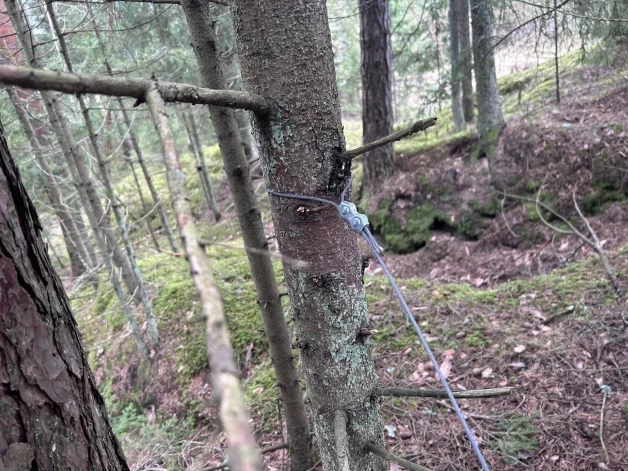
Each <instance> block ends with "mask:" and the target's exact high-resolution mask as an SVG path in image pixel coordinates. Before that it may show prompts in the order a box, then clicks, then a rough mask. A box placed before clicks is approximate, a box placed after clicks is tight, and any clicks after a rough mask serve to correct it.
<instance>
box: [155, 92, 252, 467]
mask: <svg viewBox="0 0 628 471" xmlns="http://www.w3.org/2000/svg"><path fill="white" fill-rule="evenodd" d="M146 103H147V104H148V107H149V109H150V111H151V115H152V116H153V119H154V121H155V127H156V128H157V132H158V134H159V138H160V141H161V146H162V149H163V156H164V163H165V166H166V175H167V180H168V186H169V188H170V192H171V194H172V207H173V209H174V212H175V215H176V221H177V227H178V229H179V235H180V236H181V242H182V244H183V247H184V250H185V252H186V254H187V260H188V263H189V265H190V272H191V274H192V279H193V280H194V285H195V287H196V290H197V292H198V295H199V298H200V301H201V306H202V312H203V315H204V316H205V319H206V321H207V322H206V338H207V342H206V345H207V356H208V358H209V366H210V368H211V371H212V384H213V386H214V391H215V397H216V399H217V409H218V415H219V417H220V422H221V424H222V427H223V429H224V431H225V433H226V435H227V446H228V449H229V455H228V456H229V461H230V463H231V466H232V467H233V469H247V470H248V469H250V470H257V471H261V469H262V464H261V457H260V455H259V450H258V449H257V447H256V445H255V440H254V439H253V434H252V433H251V429H250V427H249V415H248V413H247V409H246V404H245V403H244V397H243V396H242V388H241V386H240V379H239V369H238V366H237V365H236V363H235V360H234V356H233V348H232V347H231V339H230V337H229V331H228V329H227V319H226V317H225V313H224V311H223V308H222V301H221V298H220V292H219V291H218V288H217V287H216V283H215V280H214V276H213V273H212V269H211V265H210V263H209V259H208V258H207V254H206V253H205V251H204V250H203V249H202V248H201V246H200V244H199V237H198V231H197V228H196V224H195V223H194V218H193V217H192V210H191V207H190V199H189V196H188V194H187V190H186V188H185V177H184V175H183V174H182V173H181V170H180V168H181V167H180V162H179V155H178V153H177V150H176V147H175V143H174V135H173V132H172V128H171V127H170V121H169V120H168V116H167V114H166V105H165V103H164V100H163V99H162V98H161V95H160V94H159V89H158V88H157V86H156V85H155V84H149V86H148V90H147V93H146Z"/></svg>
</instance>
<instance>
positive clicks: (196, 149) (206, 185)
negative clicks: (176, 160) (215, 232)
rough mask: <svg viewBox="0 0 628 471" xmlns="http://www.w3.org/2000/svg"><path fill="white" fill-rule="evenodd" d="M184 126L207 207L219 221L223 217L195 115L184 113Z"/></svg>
mask: <svg viewBox="0 0 628 471" xmlns="http://www.w3.org/2000/svg"><path fill="white" fill-rule="evenodd" d="M183 125H184V126H185V131H186V132H187V134H188V138H189V140H190V150H191V151H192V154H194V156H195V158H196V170H198V176H199V179H200V181H201V186H202V187H203V192H204V193H205V199H206V200H207V207H208V208H209V210H210V211H211V212H212V213H214V218H215V219H216V221H219V220H220V217H221V214H220V209H219V208H218V202H217V198H216V193H215V192H214V186H213V185H212V182H211V180H210V179H209V174H208V173H207V165H206V164H205V154H204V153H203V147H202V145H201V138H200V136H199V134H198V128H197V127H196V120H195V119H194V115H193V114H192V113H190V114H187V113H185V112H184V113H183Z"/></svg>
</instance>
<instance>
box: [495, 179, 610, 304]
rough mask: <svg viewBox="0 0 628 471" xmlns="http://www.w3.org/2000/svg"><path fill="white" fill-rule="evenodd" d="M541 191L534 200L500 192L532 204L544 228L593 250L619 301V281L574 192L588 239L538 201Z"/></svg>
mask: <svg viewBox="0 0 628 471" xmlns="http://www.w3.org/2000/svg"><path fill="white" fill-rule="evenodd" d="M541 190H542V187H541V188H539V191H538V193H537V196H536V198H535V199H532V198H528V197H526V196H519V195H513V194H510V193H506V192H501V194H502V195H504V196H507V197H509V198H513V199H517V200H520V201H527V202H530V203H534V204H535V207H536V212H537V214H538V216H539V218H540V219H541V222H542V223H543V224H544V225H545V226H547V227H549V228H550V229H552V230H553V231H555V232H557V233H559V234H569V235H575V236H577V237H578V238H579V239H580V240H581V241H583V242H585V243H586V244H587V245H589V246H590V247H591V248H592V249H593V250H595V252H596V253H597V254H598V255H599V256H600V259H601V261H602V265H603V267H604V270H605V271H606V275H607V276H608V278H609V280H610V282H611V285H612V287H613V290H614V291H615V296H616V297H617V299H619V297H620V296H621V293H622V290H621V286H620V284H619V280H618V279H617V277H616V276H615V272H614V271H613V268H612V267H611V265H610V262H609V261H608V256H607V255H606V251H605V250H604V248H603V247H602V244H601V242H600V239H599V238H598V236H597V233H596V232H595V231H594V230H593V227H591V224H590V223H589V220H588V219H587V218H586V217H585V216H584V214H583V213H582V211H581V210H580V206H579V205H578V202H577V201H576V191H574V192H573V202H574V206H575V208H576V211H577V212H578V216H580V219H582V221H583V222H584V224H585V226H586V228H587V230H588V231H589V234H591V237H590V238H589V237H587V236H586V235H584V233H582V232H581V231H580V230H578V229H577V228H576V227H575V226H574V225H573V224H572V223H571V221H570V220H569V219H567V218H566V217H565V216H563V215H562V214H560V213H558V212H557V211H555V210H554V209H552V208H551V207H550V206H548V205H546V204H545V203H543V202H542V201H541V200H540V193H541ZM539 207H541V208H543V209H545V210H546V211H548V212H549V213H551V214H552V215H553V216H555V217H556V218H558V219H560V220H561V221H562V222H564V223H565V225H566V226H567V227H568V228H569V229H561V228H559V227H556V226H554V225H553V224H552V223H550V222H549V221H548V220H547V219H545V217H544V216H543V213H542V211H541V210H540V209H539Z"/></svg>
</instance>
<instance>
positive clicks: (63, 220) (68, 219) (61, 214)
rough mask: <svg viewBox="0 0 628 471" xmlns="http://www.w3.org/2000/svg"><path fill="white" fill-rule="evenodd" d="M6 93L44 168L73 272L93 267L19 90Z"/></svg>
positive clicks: (9, 89)
mask: <svg viewBox="0 0 628 471" xmlns="http://www.w3.org/2000/svg"><path fill="white" fill-rule="evenodd" d="M6 92H7V94H8V95H9V99H10V100H11V103H12V105H13V108H14V109H15V113H16V114H17V117H18V119H19V121H20V124H21V125H22V128H23V129H24V133H25V134H26V138H27V139H28V142H29V143H30V145H31V149H32V150H33V155H34V156H35V160H36V162H37V165H38V166H39V167H40V168H41V172H42V175H43V179H44V182H45V185H46V190H47V193H48V197H49V199H50V204H51V205H52V207H53V209H54V211H55V214H56V215H57V217H58V218H59V222H60V224H61V230H62V232H63V240H64V241H65V246H66V248H67V250H68V255H69V256H70V266H71V267H72V274H73V275H74V276H79V275H82V274H83V273H85V272H86V271H87V270H89V269H90V268H91V266H90V265H91V260H90V256H89V254H88V253H87V249H86V248H85V245H84V244H83V240H82V239H81V234H80V232H79V229H78V228H77V227H76V224H75V223H74V219H72V215H71V214H70V211H69V210H68V207H67V206H66V204H65V202H64V201H63V196H62V193H61V189H60V188H59V185H58V184H57V180H56V179H55V176H54V175H53V174H52V171H51V169H50V167H49V166H48V161H47V159H46V158H45V156H44V154H43V150H42V148H41V145H40V143H39V140H38V138H37V136H36V135H35V132H34V130H33V126H32V124H31V121H30V118H29V117H28V115H27V114H26V111H25V110H24V108H23V107H22V104H21V103H20V98H19V96H18V94H17V92H16V91H15V89H13V88H11V87H7V88H6Z"/></svg>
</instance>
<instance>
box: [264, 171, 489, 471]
mask: <svg viewBox="0 0 628 471" xmlns="http://www.w3.org/2000/svg"><path fill="white" fill-rule="evenodd" d="M352 181H353V176H352V177H350V178H349V181H348V183H347V186H346V187H345V188H344V190H343V192H342V195H341V197H340V202H341V203H343V202H344V201H345V196H346V194H347V192H348V191H349V188H351V183H352ZM266 191H267V192H268V193H269V194H271V195H273V196H278V197H282V198H289V199H297V200H306V201H316V202H319V203H323V204H327V205H330V206H333V207H335V208H336V209H337V210H338V212H339V213H340V215H341V217H342V219H345V220H348V219H347V217H346V216H343V214H342V213H341V212H340V205H338V204H337V203H334V202H333V201H330V200H328V199H325V198H319V197H316V196H306V195H296V194H291V193H280V192H278V191H274V190H270V189H266ZM351 216H362V215H361V214H360V213H358V212H357V211H356V212H355V213H353V214H351ZM352 229H353V228H352ZM353 230H354V231H355V232H359V233H360V234H361V235H362V237H364V239H365V240H366V242H367V244H368V245H369V247H370V249H371V251H372V252H373V254H374V255H375V257H376V258H377V261H378V262H379V264H380V266H381V267H382V270H383V271H384V274H385V275H386V278H388V281H389V282H390V285H391V286H392V289H393V291H394V292H395V294H396V295H397V298H398V299H399V302H400V303H401V307H402V308H403V310H404V312H405V314H406V316H407V317H408V320H409V321H410V323H411V324H412V327H413V328H414V331H415V332H416V334H417V336H418V337H419V341H420V342H421V345H422V346H423V349H424V350H425V353H427V356H428V358H429V359H430V361H431V362H432V365H434V370H435V371H436V374H437V375H438V378H439V379H440V382H441V384H442V385H443V388H445V392H446V393H447V397H448V398H449V401H450V402H451V405H452V406H453V408H454V411H455V412H456V415H457V416H458V420H460V423H461V424H462V428H463V429H464V432H465V434H466V435H467V438H468V439H469V443H471V448H472V449H473V452H474V453H475V456H476V457H477V459H478V461H479V462H480V465H481V467H482V470H483V471H490V469H489V467H488V464H487V463H486V460H485V459H484V455H483V454H482V451H481V450H480V447H479V445H478V442H477V440H476V439H475V436H474V435H473V432H471V429H470V428H469V425H468V424H467V421H466V419H465V417H464V415H463V413H462V410H460V406H459V405H458V401H456V398H455V397H454V394H453V392H452V391H451V388H450V387H449V383H447V379H446V378H445V375H444V374H443V372H442V371H441V369H440V365H439V364H438V362H437V361H436V358H435V357H434V354H433V353H432V349H431V348H430V346H429V344H428V342H427V340H426V339H425V336H424V335H423V332H422V331H421V328H420V327H419V324H418V323H417V321H416V319H415V318H414V315H413V314H412V312H411V311H410V308H409V307H408V304H407V303H406V300H405V298H404V297H403V294H402V293H401V290H400V289H399V287H398V286H397V283H396V282H395V279H394V277H393V276H392V274H391V273H390V270H388V266H387V265H386V263H385V262H384V259H383V258H382V255H383V252H382V249H381V248H380V246H379V245H378V243H377V241H376V240H375V238H374V237H373V234H371V231H370V230H369V226H368V224H365V225H364V226H363V227H361V230H356V229H353Z"/></svg>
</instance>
